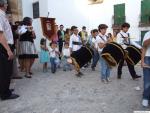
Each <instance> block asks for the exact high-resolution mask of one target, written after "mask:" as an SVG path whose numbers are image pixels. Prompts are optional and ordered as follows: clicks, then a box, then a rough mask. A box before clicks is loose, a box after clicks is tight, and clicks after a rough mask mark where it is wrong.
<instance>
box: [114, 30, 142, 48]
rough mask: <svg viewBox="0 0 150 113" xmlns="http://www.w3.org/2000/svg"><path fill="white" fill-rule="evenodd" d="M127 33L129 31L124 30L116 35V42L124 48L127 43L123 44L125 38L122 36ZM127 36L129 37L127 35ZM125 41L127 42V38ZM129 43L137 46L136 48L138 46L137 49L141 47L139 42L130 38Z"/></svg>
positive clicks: (126, 35)
mask: <svg viewBox="0 0 150 113" xmlns="http://www.w3.org/2000/svg"><path fill="white" fill-rule="evenodd" d="M128 34H129V33H125V32H123V31H121V32H120V33H118V35H117V39H116V42H117V43H118V44H120V45H121V46H122V47H123V49H126V48H127V45H125V40H124V38H123V37H129V35H128ZM129 38H130V37H129ZM126 43H129V39H128V40H127V42H126ZM130 45H134V46H135V47H137V48H139V49H141V48H142V47H141V46H140V45H139V44H137V43H136V42H134V41H132V40H131V39H130Z"/></svg>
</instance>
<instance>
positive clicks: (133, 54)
mask: <svg viewBox="0 0 150 113" xmlns="http://www.w3.org/2000/svg"><path fill="white" fill-rule="evenodd" d="M126 51H127V57H126V61H127V62H128V63H130V64H131V65H136V64H137V63H138V62H139V61H140V60H141V54H142V52H141V50H140V49H139V48H137V47H135V46H134V45H129V46H128V47H127V48H126Z"/></svg>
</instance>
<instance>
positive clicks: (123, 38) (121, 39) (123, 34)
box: [116, 23, 141, 80]
mask: <svg viewBox="0 0 150 113" xmlns="http://www.w3.org/2000/svg"><path fill="white" fill-rule="evenodd" d="M121 28H122V30H121V31H120V33H118V35H117V39H116V41H117V43H118V44H120V45H122V47H123V49H126V48H127V45H134V46H136V47H137V48H139V49H141V46H140V45H138V44H137V43H135V42H134V41H132V40H130V35H129V33H128V30H129V28H130V24H128V23H124V24H122V26H121ZM123 64H124V59H122V60H121V61H120V63H119V66H118V79H121V75H122V67H123ZM127 66H128V69H129V72H130V74H131V76H132V79H133V80H135V79H138V78H140V77H141V76H138V75H137V74H136V72H135V69H134V66H133V65H131V64H130V63H128V62H127Z"/></svg>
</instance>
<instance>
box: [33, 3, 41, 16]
mask: <svg viewBox="0 0 150 113" xmlns="http://www.w3.org/2000/svg"><path fill="white" fill-rule="evenodd" d="M39 12H40V10H39V2H35V3H33V18H39V16H40V13H39Z"/></svg>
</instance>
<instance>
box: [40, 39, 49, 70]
mask: <svg viewBox="0 0 150 113" xmlns="http://www.w3.org/2000/svg"><path fill="white" fill-rule="evenodd" d="M40 45H41V52H40V62H41V63H42V64H43V72H44V73H45V72H47V63H48V62H49V52H48V48H47V47H46V39H44V38H42V39H41V41H40Z"/></svg>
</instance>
